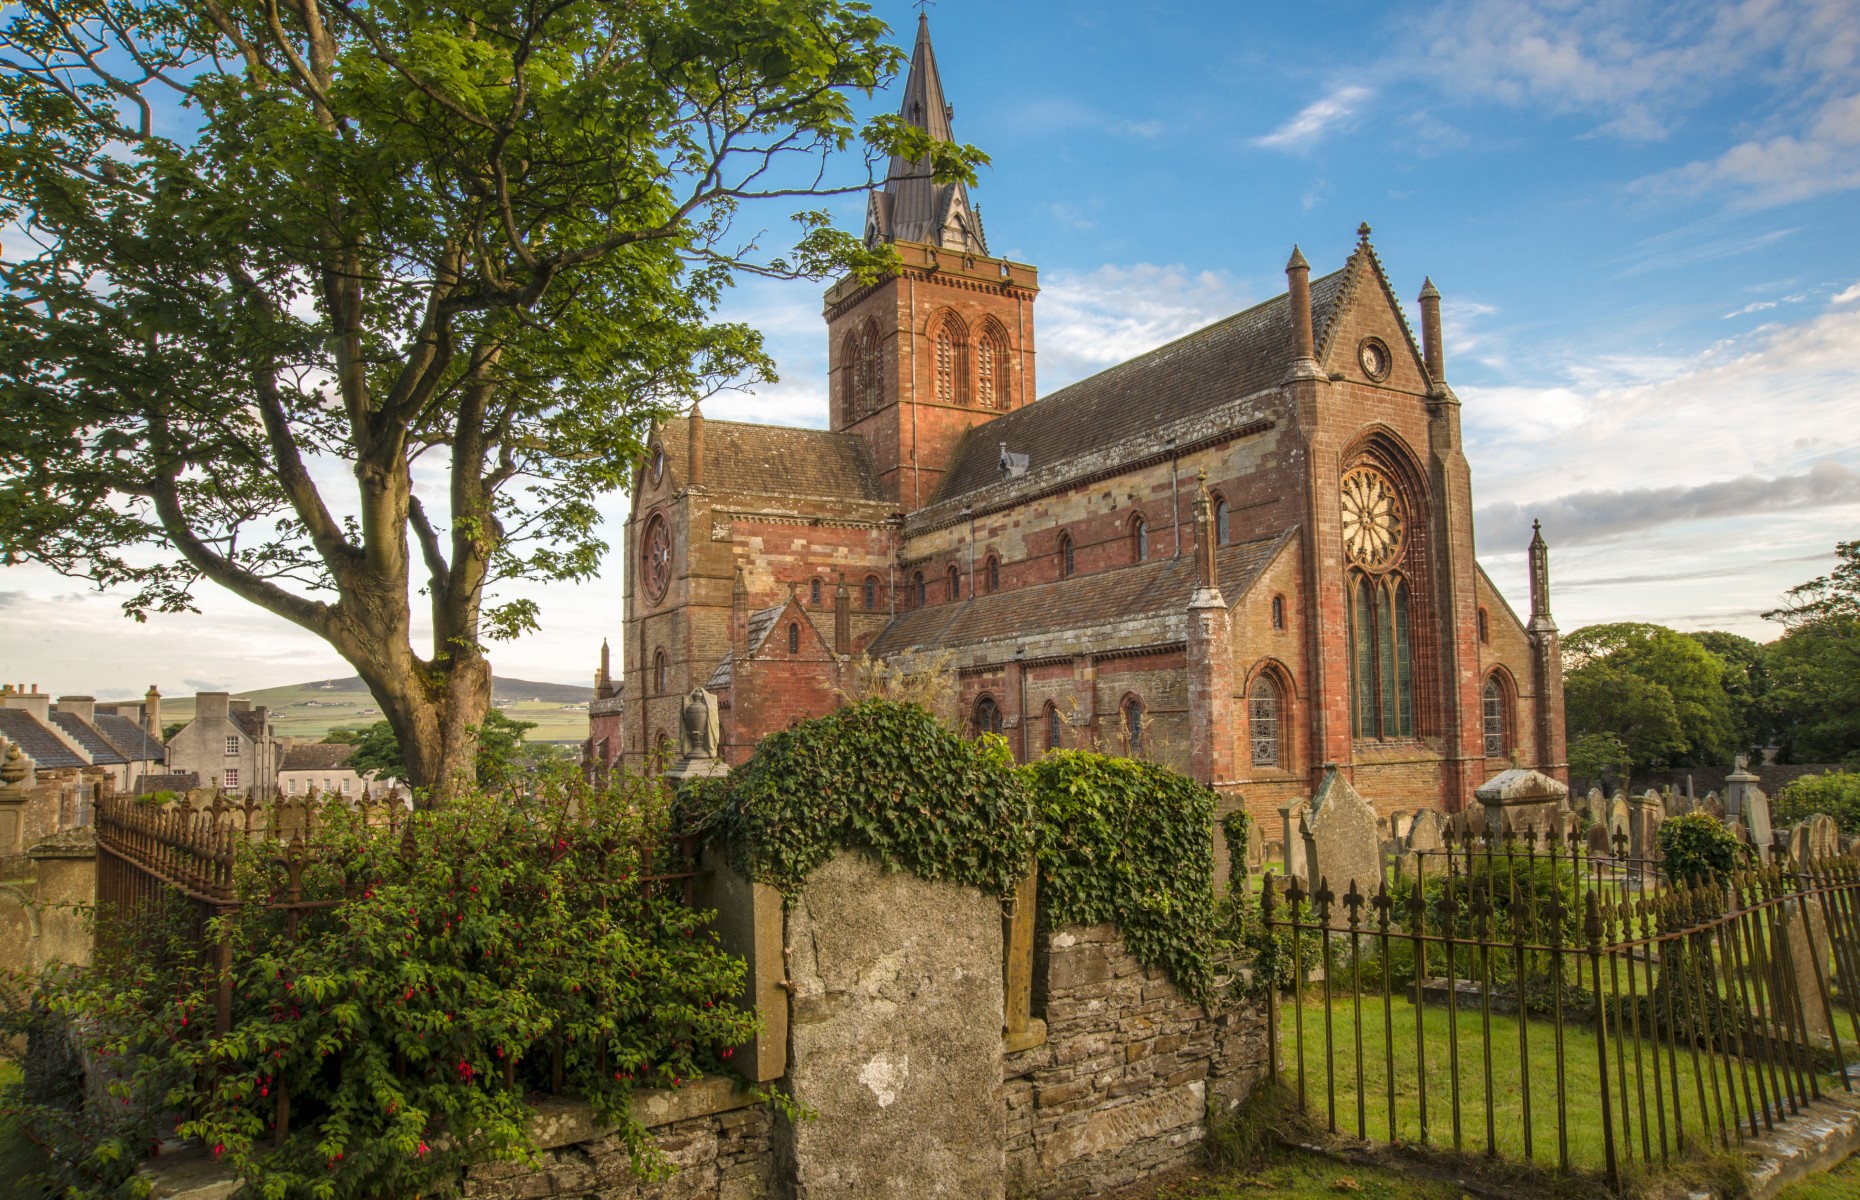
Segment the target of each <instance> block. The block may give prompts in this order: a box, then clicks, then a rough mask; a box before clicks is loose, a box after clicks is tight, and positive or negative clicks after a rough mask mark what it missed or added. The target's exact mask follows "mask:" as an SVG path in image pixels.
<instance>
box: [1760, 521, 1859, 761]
mask: <svg viewBox="0 0 1860 1200" xmlns="http://www.w3.org/2000/svg"><path fill="white" fill-rule="evenodd" d="M1835 555H1836V557H1837V559H1838V560H1839V561H1838V563H1837V565H1836V566H1835V569H1834V570H1833V571H1831V572H1830V573H1828V574H1827V575H1823V576H1821V577H1820V578H1819V579H1812V580H1810V581H1809V582H1807V583H1804V584H1801V585H1800V586H1797V587H1794V588H1791V589H1789V592H1788V593H1787V595H1788V600H1787V602H1786V603H1785V604H1784V606H1783V607H1782V608H1778V609H1775V610H1774V611H1771V612H1767V613H1764V614H1763V615H1764V617H1765V618H1767V619H1769V620H1772V621H1777V622H1780V623H1781V624H1782V625H1784V626H1785V627H1786V632H1784V634H1783V636H1782V637H1780V638H1778V639H1777V640H1776V641H1774V642H1772V643H1770V645H1769V647H1768V651H1767V655H1766V658H1767V666H1768V669H1769V674H1770V679H1771V682H1770V689H1769V695H1768V702H1767V703H1768V709H1769V712H1770V719H1771V721H1772V722H1773V723H1774V727H1775V729H1776V735H1777V741H1778V742H1779V743H1781V747H1782V758H1783V761H1785V762H1797V763H1812V762H1825V763H1837V762H1854V763H1860V542H1839V543H1837V544H1836V545H1835Z"/></svg>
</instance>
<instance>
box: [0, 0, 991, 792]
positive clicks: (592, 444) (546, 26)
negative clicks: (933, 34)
mask: <svg viewBox="0 0 1860 1200" xmlns="http://www.w3.org/2000/svg"><path fill="white" fill-rule="evenodd" d="M888 35H889V30H888V29H887V27H886V26H885V24H884V23H883V22H882V21H880V20H879V19H878V18H877V17H876V16H874V15H873V14H872V12H871V11H870V9H869V8H868V7H867V6H866V5H865V4H862V3H856V2H854V0H702V2H699V3H689V4H609V3H602V2H600V0H564V2H561V3H552V4H547V5H540V6H538V5H531V4H524V3H517V2H515V0H485V2H478V0H474V2H473V3H469V4H461V3H455V2H453V0H439V2H437V3H421V4H407V3H402V2H399V0H387V2H385V3H369V4H365V5H326V6H319V5H297V6H295V7H292V8H290V9H289V11H288V12H282V13H281V12H280V10H279V9H278V8H277V6H275V5H269V4H262V3H258V2H257V0H224V2H213V3H209V2H207V0H90V2H87V3H83V4H79V5H77V6H48V5H41V4H29V5H25V6H16V7H15V8H13V9H11V10H9V13H8V16H7V19H6V21H5V22H4V23H0V57H4V59H5V60H6V62H7V63H8V69H7V70H6V71H5V72H4V73H3V74H0V107H3V108H4V109H5V111H6V112H7V113H8V114H9V118H10V119H9V120H8V121H7V122H6V124H5V128H4V129H0V224H3V225H5V226H7V227H9V228H13V229H21V230H25V229H29V230H30V234H29V235H21V236H19V237H17V238H13V239H10V240H9V242H8V250H9V252H10V253H9V254H8V256H7V259H6V261H5V262H4V264H0V280H3V282H4V288H3V290H0V409H3V410H4V411H5V412H6V414H7V420H6V421H5V422H4V423H0V529H4V530H5V534H4V539H5V540H4V542H0V557H3V558H4V560H5V561H8V562H13V561H21V560H24V559H31V560H35V561H39V562H42V563H45V564H47V565H48V566H50V567H51V568H52V569H54V570H57V571H60V572H64V573H67V574H71V575H74V576H77V577H79V578H85V579H89V580H91V581H93V582H94V583H96V584H97V585H98V586H100V587H110V586H117V587H123V588H124V589H125V594H126V595H128V597H129V598H128V600H127V601H126V604H125V607H126V609H127V610H128V612H129V613H130V614H131V615H134V616H137V617H142V616H144V615H146V614H147V613H150V612H173V611H182V610H187V609H190V608H192V607H193V605H194V593H195V590H196V589H197V588H198V587H199V585H200V583H201V581H202V580H210V581H212V582H213V583H216V584H218V585H220V586H222V587H224V588H226V589H227V590H229V591H231V592H232V593H233V594H235V595H237V596H239V597H240V598H242V599H244V600H246V601H247V602H249V603H252V604H255V605H257V606H259V607H262V608H264V609H266V610H267V611H269V612H271V613H273V614H274V615H277V616H280V617H283V618H284V619H286V620H288V621H291V622H293V623H294V624H296V625H298V626H300V627H302V628H304V629H307V630H310V631H311V632H313V633H315V634H317V635H318V636H320V637H323V638H324V639H325V640H327V641H328V642H329V643H330V644H331V645H332V647H333V648H334V649H335V650H336V651H337V652H338V653H340V654H341V655H342V656H343V657H345V658H346V659H348V661H350V662H351V663H352V664H353V665H354V666H355V668H356V670H357V671H358V672H359V673H360V675H361V677H362V678H363V679H364V680H365V681H366V682H367V683H368V685H369V688H370V690H371V692H372V693H373V694H374V696H375V699H376V700H377V702H378V703H379V704H380V706H381V710H382V712H383V713H385V714H387V715H388V716H389V717H390V719H392V720H393V721H394V722H395V728H396V730H397V731H399V733H400V735H401V737H402V739H403V740H404V741H407V742H409V743H411V744H409V745H406V746H404V747H403V749H404V750H406V751H407V754H408V757H409V758H410V759H411V760H412V761H413V763H414V782H416V783H419V784H428V783H433V782H436V781H439V780H440V779H442V778H443V779H445V780H446V781H448V782H450V780H451V779H452V778H454V777H455V776H459V775H465V774H468V773H469V767H470V760H469V753H470V739H469V736H468V735H467V734H465V732H464V728H465V726H466V725H467V724H469V723H470V722H469V721H466V722H460V721H457V720H456V719H449V718H455V717H456V716H457V715H458V714H460V713H464V714H466V715H467V716H468V717H475V716H476V715H477V714H478V712H479V711H480V710H481V709H482V706H483V705H484V703H486V702H487V701H488V699H489V694H488V691H489V680H490V674H489V671H488V668H487V664H486V662H485V658H484V653H485V651H484V645H483V643H484V642H486V641H495V640H499V639H507V638H511V637H515V636H520V635H522V634H523V633H525V632H528V631H530V630H533V629H534V628H535V626H536V621H537V607H536V604H535V602H534V601H532V600H529V599H525V598H521V597H518V598H510V597H508V595H507V594H506V598H504V599H502V600H499V599H497V596H498V594H499V591H498V586H497V585H498V584H499V582H500V581H505V580H510V579H517V578H528V579H541V580H558V579H567V580H572V579H586V578H589V577H591V576H592V575H593V574H594V573H595V572H596V571H597V570H598V569H599V567H600V563H601V555H602V552H603V551H604V549H605V546H604V544H603V542H602V540H601V528H600V518H599V513H598V508H597V505H598V501H599V498H600V497H601V496H602V495H604V494H606V493H609V492H612V491H614V490H617V489H624V488H625V487H627V486H628V485H629V482H630V478H631V475H632V472H633V470H634V468H635V465H636V464H637V463H638V462H639V460H640V458H641V456H642V453H643V449H644V439H645V436H646V433H647V431H648V429H649V428H650V426H651V423H652V422H653V421H655V420H657V419H659V418H663V417H666V416H668V415H671V414H673V413H675V412H677V411H679V410H680V409H682V408H684V407H686V406H687V405H689V404H690V403H691V402H693V401H694V400H695V399H697V398H699V397H702V396H704V395H706V394H709V393H710V392H712V391H714V390H715V389H716V388H718V387H720V386H726V385H729V384H732V383H741V382H755V381H757V380H759V379H772V378H773V375H774V371H773V363H772V360H771V359H770V358H769V356H768V354H767V353H766V351H765V350H764V348H763V344H762V339H761V337H760V335H759V334H757V333H756V332H755V331H753V330H751V329H749V328H747V327H745V326H743V325H740V324H735V323H730V322H726V321H720V320H717V319H716V313H717V310H718V306H719V304H720V302H721V300H722V298H723V296H724V293H725V289H726V288H728V287H729V286H730V284H731V283H732V281H733V280H734V279H736V278H738V277H740V275H741V274H743V273H745V272H747V273H751V274H756V275H766V276H777V277H785V278H794V277H814V278H819V277H825V276H826V275H828V274H834V273H840V272H850V273H852V274H854V275H857V276H870V275H871V274H873V273H874V272H877V271H881V270H884V269H886V268H887V267H889V266H890V265H891V264H893V263H894V262H895V256H894V255H893V254H892V253H891V252H890V251H889V249H888V248H880V249H878V250H868V249H867V248H866V247H865V246H864V244H863V243H862V242H861V240H860V239H859V238H858V237H857V236H855V235H853V234H849V233H845V232H842V231H839V230H836V229H835V228H834V227H833V226H832V224H831V222H830V220H829V218H828V215H827V214H826V213H825V212H824V211H816V212H809V213H802V214H800V215H798V216H797V218H796V220H795V223H794V224H793V226H792V228H791V229H790V231H789V233H788V235H787V236H785V237H781V238H778V239H776V244H774V245H771V246H768V247H767V248H764V247H762V246H760V245H759V244H758V242H759V240H760V239H758V238H757V237H756V236H755V235H754V234H748V233H744V232H742V231H740V230H734V229H733V228H732V225H733V221H734V220H735V218H736V217H737V216H738V215H739V214H741V212H742V210H743V208H744V206H745V205H747V206H751V207H752V208H753V207H755V206H756V205H757V203H758V202H759V201H773V202H776V203H778V204H781V205H784V206H785V205H787V204H789V203H791V202H792V201H793V200H794V199H795V198H800V197H808V196H816V197H823V198H824V197H830V196H835V195H839V194H845V193H853V192H857V191H860V190H863V189H864V188H865V187H867V186H869V184H870V182H871V177H872V174H873V169H874V168H875V167H876V166H877V164H880V163H883V162H885V161H886V160H887V159H888V158H889V156H890V155H891V154H893V153H898V154H901V155H903V156H904V157H905V158H906V159H910V160H922V161H923V162H924V164H925V169H926V170H928V171H930V172H931V173H933V174H934V175H935V176H936V177H937V178H939V179H944V180H948V179H955V178H965V179H972V178H973V175H974V169H975V167H976V165H977V164H979V163H981V162H983V161H985V158H984V156H982V155H981V154H980V153H979V152H977V151H975V150H973V149H972V148H970V147H966V146H952V145H939V144H936V143H934V142H933V141H932V139H931V138H930V137H929V135H928V134H926V133H925V132H924V131H922V130H919V129H914V128H911V127H909V126H907V125H905V124H904V123H903V122H901V121H900V120H898V119H897V118H896V117H895V116H885V117H881V118H878V119H876V120H872V121H869V122H864V123H861V122H860V121H859V120H858V118H857V117H856V116H855V114H854V104H855V101H856V99H857V97H858V96H860V95H862V94H863V95H869V94H871V92H872V91H873V90H875V89H876V88H878V87H881V86H883V85H884V84H885V83H886V82H887V81H888V80H889V79H890V78H891V77H892V75H893V74H894V73H895V72H896V70H897V69H898V67H899V66H900V65H901V64H902V63H903V61H904V56H903V54H902V53H901V52H900V51H899V49H898V48H897V47H895V46H893V45H890V44H889V43H888V41H887V38H888ZM848 150H855V153H856V154H857V155H861V156H863V158H864V160H865V161H864V169H860V168H859V167H858V166H857V165H855V163H856V161H857V160H856V158H855V162H854V163H848V164H847V165H848V166H849V167H851V168H852V169H851V170H849V171H846V172H845V173H844V174H843V175H841V174H837V173H836V172H835V171H834V169H833V166H834V164H833V162H832V161H830V159H831V158H832V157H833V156H836V155H839V154H841V153H844V152H846V151H848ZM783 243H785V245H784V244H783ZM416 462H418V463H419V464H420V467H421V469H422V470H432V471H440V472H443V473H444V475H445V477H446V478H445V479H444V481H443V482H442V483H441V484H440V485H439V486H436V487H434V488H432V489H430V490H429V491H427V493H426V494H427V498H428V501H430V500H431V499H432V498H433V497H435V496H437V497H442V498H443V503H441V504H435V505H434V506H433V507H432V508H431V509H429V508H428V507H427V502H423V500H422V498H421V496H419V495H416V494H415V490H414V487H413V476H414V473H415V466H414V464H415V463H416ZM344 480H347V481H351V483H350V484H349V485H344V484H343V483H342V482H341V481H344ZM416 593H417V594H419V596H420V599H419V600H418V601H416V600H415V598H414V597H415V595H416ZM486 597H490V599H488V600H487V599H486ZM416 602H417V603H418V604H420V606H421V608H422V609H423V610H426V611H425V612H423V614H422V615H428V614H429V613H430V625H431V627H432V635H431V641H430V643H427V644H426V645H425V646H424V647H422V648H423V649H424V651H425V653H424V654H423V655H422V654H420V653H418V652H417V651H416V647H415V644H414V643H413V641H412V640H411V637H410V630H411V628H412V627H413V625H414V621H413V619H412V607H413V605H414V604H415V603H416Z"/></svg>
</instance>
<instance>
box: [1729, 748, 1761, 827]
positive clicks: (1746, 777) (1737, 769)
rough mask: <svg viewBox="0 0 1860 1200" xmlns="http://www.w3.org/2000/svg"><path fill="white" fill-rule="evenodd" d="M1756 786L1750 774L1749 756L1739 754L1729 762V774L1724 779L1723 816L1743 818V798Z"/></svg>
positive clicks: (1754, 779)
mask: <svg viewBox="0 0 1860 1200" xmlns="http://www.w3.org/2000/svg"><path fill="white" fill-rule="evenodd" d="M1756 786H1757V777H1756V776H1755V775H1754V774H1752V773H1751V770H1750V756H1749V755H1747V754H1739V755H1738V756H1737V757H1735V758H1733V759H1732V760H1731V773H1730V774H1729V775H1726V776H1725V777H1724V815H1725V816H1727V817H1741V816H1743V815H1744V797H1745V796H1747V795H1749V794H1750V789H1751V788H1753V787H1756Z"/></svg>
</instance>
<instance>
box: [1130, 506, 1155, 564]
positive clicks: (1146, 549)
mask: <svg viewBox="0 0 1860 1200" xmlns="http://www.w3.org/2000/svg"><path fill="white" fill-rule="evenodd" d="M1149 556H1150V527H1149V523H1148V522H1146V521H1145V520H1144V519H1143V517H1142V515H1141V514H1138V515H1137V516H1134V517H1132V518H1130V557H1131V561H1133V562H1142V561H1144V560H1145V559H1147V558H1148V557H1149Z"/></svg>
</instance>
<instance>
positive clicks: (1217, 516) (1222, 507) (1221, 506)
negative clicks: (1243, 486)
mask: <svg viewBox="0 0 1860 1200" xmlns="http://www.w3.org/2000/svg"><path fill="white" fill-rule="evenodd" d="M1214 544H1215V545H1217V546H1225V545H1226V544H1227V499H1226V497H1224V496H1216V497H1215V498H1214Z"/></svg>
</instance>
